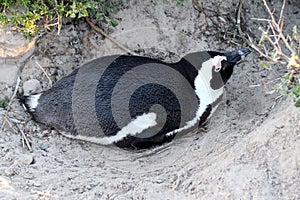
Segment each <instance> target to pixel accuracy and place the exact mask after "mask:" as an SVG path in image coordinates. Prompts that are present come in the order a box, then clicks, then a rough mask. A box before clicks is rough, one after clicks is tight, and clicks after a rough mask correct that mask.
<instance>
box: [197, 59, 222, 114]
mask: <svg viewBox="0 0 300 200" xmlns="http://www.w3.org/2000/svg"><path fill="white" fill-rule="evenodd" d="M214 59H215V58H211V59H209V60H208V61H206V62H203V63H202V67H201V68H200V69H199V70H198V75H197V76H196V78H195V82H194V84H195V92H196V95H197V96H198V98H199V107H198V110H197V114H196V115H197V117H198V119H200V117H201V116H202V115H203V113H204V112H205V111H206V109H207V107H208V106H209V105H212V104H213V103H214V102H216V101H217V100H218V99H219V98H220V97H221V95H222V94H223V89H224V87H223V84H222V85H221V87H219V88H218V89H213V88H212V87H211V83H212V82H214V81H222V78H221V75H220V77H219V78H216V77H215V76H214V75H213V68H214V66H215V63H216V62H215V60H214ZM216 107H217V106H215V108H216ZM215 108H213V109H212V110H213V111H214V110H215ZM210 114H211V113H210Z"/></svg>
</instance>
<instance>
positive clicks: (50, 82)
mask: <svg viewBox="0 0 300 200" xmlns="http://www.w3.org/2000/svg"><path fill="white" fill-rule="evenodd" d="M35 64H37V66H39V68H40V69H41V70H42V71H43V73H44V74H45V76H46V77H47V79H48V81H49V84H50V87H52V81H51V78H50V77H49V76H48V74H47V72H46V71H45V70H44V68H43V67H42V66H41V65H40V63H38V62H37V61H35Z"/></svg>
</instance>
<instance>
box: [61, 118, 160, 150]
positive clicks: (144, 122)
mask: <svg viewBox="0 0 300 200" xmlns="http://www.w3.org/2000/svg"><path fill="white" fill-rule="evenodd" d="M155 125H157V122H156V114H155V113H147V114H143V115H140V116H138V117H137V118H136V119H134V120H132V121H131V122H130V123H129V124H127V125H126V126H125V127H123V128H122V129H121V130H120V131H118V132H117V134H116V135H114V136H105V137H102V138H97V137H87V136H84V135H76V136H73V135H67V134H65V133H62V134H63V135H65V136H67V137H69V138H72V139H79V140H84V141H88V142H93V143H96V144H102V145H110V144H113V143H114V142H119V141H121V140H123V139H124V138H126V137H127V136H137V135H138V134H139V133H142V132H143V131H144V130H146V129H148V128H151V127H153V126H155Z"/></svg>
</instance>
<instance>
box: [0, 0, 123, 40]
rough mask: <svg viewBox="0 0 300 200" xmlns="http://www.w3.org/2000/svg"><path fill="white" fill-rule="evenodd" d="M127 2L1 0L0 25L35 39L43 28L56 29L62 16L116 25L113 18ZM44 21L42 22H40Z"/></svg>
mask: <svg viewBox="0 0 300 200" xmlns="http://www.w3.org/2000/svg"><path fill="white" fill-rule="evenodd" d="M122 2H125V1H124V0H123V1H121V0H115V1H113V0H36V1H31V0H0V24H2V25H3V24H6V25H7V24H10V25H11V26H13V27H16V28H17V29H19V30H21V31H23V33H24V35H25V36H26V37H27V38H31V37H33V36H35V35H36V34H37V33H38V31H39V30H41V29H42V28H47V29H51V28H52V27H57V29H58V33H59V31H60V28H61V25H62V18H63V17H70V18H74V19H79V18H82V17H91V18H95V19H97V20H99V21H102V22H105V23H106V24H107V25H108V26H117V25H118V22H117V20H116V19H115V18H114V17H112V14H116V13H117V12H118V11H119V5H120V4H121V3H122ZM40 22H42V23H40Z"/></svg>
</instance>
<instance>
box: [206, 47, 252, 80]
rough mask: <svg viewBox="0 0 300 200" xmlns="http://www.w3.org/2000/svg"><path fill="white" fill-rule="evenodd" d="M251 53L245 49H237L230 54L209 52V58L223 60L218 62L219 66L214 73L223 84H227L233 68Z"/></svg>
mask: <svg viewBox="0 0 300 200" xmlns="http://www.w3.org/2000/svg"><path fill="white" fill-rule="evenodd" d="M250 53H251V51H250V50H249V49H247V48H241V49H237V50H234V51H231V52H226V53H219V52H209V54H210V56H211V57H212V58H216V57H218V56H219V57H220V58H223V59H221V60H220V62H221V63H220V64H221V65H220V66H216V68H217V67H218V69H216V71H218V72H219V73H220V75H221V77H222V80H223V83H224V84H225V83H227V81H228V80H229V78H230V76H231V74H232V72H233V68H234V66H235V65H236V64H237V63H238V62H239V61H241V60H243V59H244V58H245V57H246V56H247V55H248V54H250Z"/></svg>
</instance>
